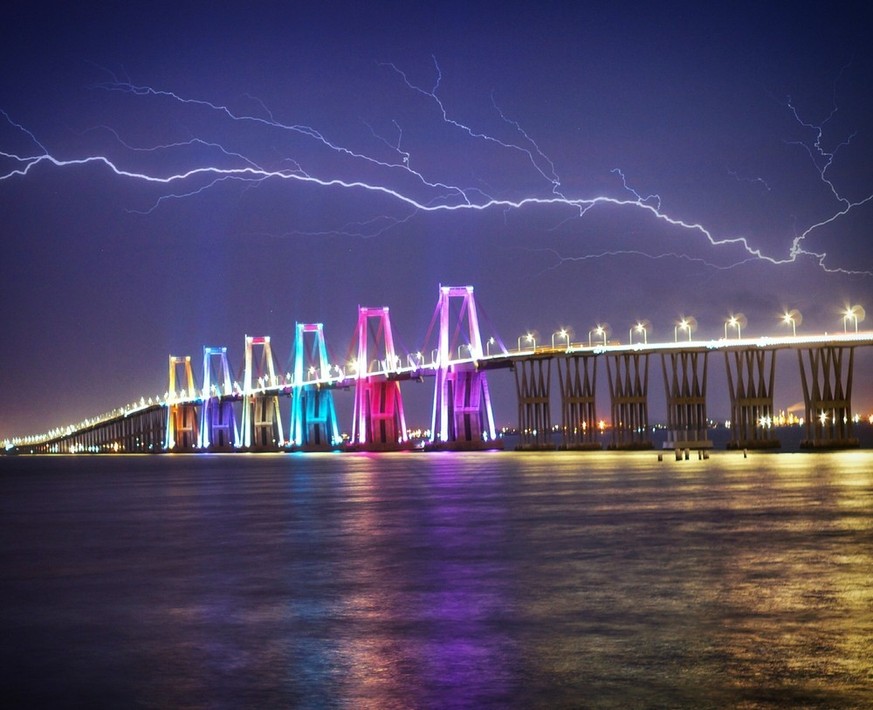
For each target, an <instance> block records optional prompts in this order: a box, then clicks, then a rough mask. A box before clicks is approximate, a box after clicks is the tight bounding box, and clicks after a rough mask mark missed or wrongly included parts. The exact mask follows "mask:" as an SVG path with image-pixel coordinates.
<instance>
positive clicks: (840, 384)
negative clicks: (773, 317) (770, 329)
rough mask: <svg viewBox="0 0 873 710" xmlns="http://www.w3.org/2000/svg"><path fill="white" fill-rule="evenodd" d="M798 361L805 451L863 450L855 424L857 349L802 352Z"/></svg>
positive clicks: (845, 347)
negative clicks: (855, 432)
mask: <svg viewBox="0 0 873 710" xmlns="http://www.w3.org/2000/svg"><path fill="white" fill-rule="evenodd" d="M804 355H806V357H805V358H804ZM846 356H848V357H846ZM797 357H798V360H799V361H800V381H801V384H802V385H803V403H804V409H805V423H806V439H804V440H803V441H801V442H800V446H801V448H805V449H819V448H823V449H842V448H855V447H857V446H859V445H860V442H859V440H858V438H857V437H855V436H854V428H853V421H852V373H853V369H854V364H855V363H854V361H855V348H854V346H850V345H820V346H816V347H810V348H801V349H798V351H797Z"/></svg>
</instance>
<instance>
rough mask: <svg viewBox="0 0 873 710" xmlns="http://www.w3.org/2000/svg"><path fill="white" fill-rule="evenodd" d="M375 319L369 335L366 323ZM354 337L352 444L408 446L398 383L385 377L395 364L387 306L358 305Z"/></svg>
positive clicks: (371, 447)
mask: <svg viewBox="0 0 873 710" xmlns="http://www.w3.org/2000/svg"><path fill="white" fill-rule="evenodd" d="M374 322H375V323H376V328H375V331H374V332H373V333H372V338H371V331H370V327H369V326H370V325H371V324H372V323H374ZM357 338H358V352H357V360H356V361H355V362H356V369H357V371H356V373H355V378H356V379H355V408H354V416H353V418H352V440H351V447H352V448H354V449H358V450H364V451H385V450H390V449H401V448H408V447H409V441H408V439H409V437H408V435H407V432H406V417H405V416H404V414H403V399H402V397H401V396H400V382H398V381H397V380H391V379H388V378H389V373H391V372H392V371H393V370H395V369H396V367H397V354H396V352H395V350H394V336H393V334H392V332H391V319H390V317H389V315H388V309H387V308H363V307H360V306H359V307H358V327H357ZM371 340H372V346H373V347H372V348H370V345H371ZM379 355H383V356H384V359H381V358H379ZM373 356H375V357H373Z"/></svg>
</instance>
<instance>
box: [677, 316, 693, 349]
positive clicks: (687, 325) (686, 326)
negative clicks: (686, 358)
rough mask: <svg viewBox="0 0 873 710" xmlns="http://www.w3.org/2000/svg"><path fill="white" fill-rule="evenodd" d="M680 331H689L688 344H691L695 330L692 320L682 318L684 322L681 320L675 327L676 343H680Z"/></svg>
mask: <svg viewBox="0 0 873 710" xmlns="http://www.w3.org/2000/svg"><path fill="white" fill-rule="evenodd" d="M680 330H687V331H688V342H689V343H690V342H691V331H692V330H693V327H692V320H691V318H682V320H680V321H679V322H678V323H677V324H676V325H675V326H673V342H674V343H678V342H679V331H680Z"/></svg>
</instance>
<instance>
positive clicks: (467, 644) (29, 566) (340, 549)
mask: <svg viewBox="0 0 873 710" xmlns="http://www.w3.org/2000/svg"><path fill="white" fill-rule="evenodd" d="M0 516H2V517H0V601H2V604H0V639H2V641H0V644H2V658H0V674H2V688H3V695H4V697H5V699H6V701H7V703H8V700H9V699H12V700H13V701H14V703H13V705H17V706H26V707H52V706H53V707H69V706H81V707H98V706H100V707H119V708H120V707H162V708H163V707H172V708H184V707H210V708H212V707H217V708H222V707H251V708H259V707H304V708H307V707H308V708H321V707H338V708H436V707H483V706H485V707H524V708H527V707H616V708H618V707H621V708H624V707H689V708H700V707H750V708H754V707H773V706H780V707H782V706H784V707H870V706H873V453H870V452H850V453H836V454H750V456H749V458H748V459H745V458H743V456H742V454H737V453H719V454H714V455H713V457H712V458H711V459H710V460H708V461H698V460H691V461H687V462H686V461H683V462H676V461H666V460H665V461H664V462H663V463H658V461H657V458H656V456H655V454H653V453H652V452H647V453H642V454H627V453H605V452H604V453H597V454H591V453H581V454H576V453H547V454H536V453H509V452H506V453H478V454H416V453H407V454H396V455H372V456H371V455H350V454H344V455H275V456H272V455H257V456H253V455H242V454H240V455H230V456H188V457H186V456H154V457H147V456H143V457H118V458H115V457H79V458H63V457H61V458H24V457H18V458H0ZM6 706H7V707H8V706H9V705H8V704H7V705H6Z"/></svg>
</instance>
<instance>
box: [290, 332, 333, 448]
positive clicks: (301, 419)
mask: <svg viewBox="0 0 873 710" xmlns="http://www.w3.org/2000/svg"><path fill="white" fill-rule="evenodd" d="M307 335H311V336H312V345H311V347H309V348H308V349H307V345H306V342H305V341H306V339H307V338H306V336H307ZM334 383H335V380H333V379H332V378H331V373H330V363H329V361H328V357H327V345H326V344H325V342H324V326H323V324H321V323H297V326H296V329H295V333H294V379H293V388H292V393H291V431H290V434H289V441H288V445H289V446H290V447H291V448H292V449H296V450H298V451H329V450H331V449H334V448H337V447H338V446H339V445H340V443H342V439H341V438H340V433H339V427H338V426H337V421H336V409H335V408H334V404H333V387H334Z"/></svg>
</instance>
